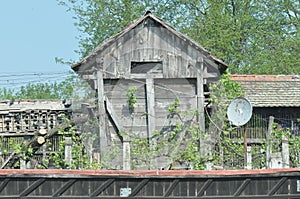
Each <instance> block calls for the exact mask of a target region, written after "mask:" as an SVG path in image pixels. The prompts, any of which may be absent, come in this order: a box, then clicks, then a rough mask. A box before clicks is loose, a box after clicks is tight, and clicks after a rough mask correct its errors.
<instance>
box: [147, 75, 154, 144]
mask: <svg viewBox="0 0 300 199" xmlns="http://www.w3.org/2000/svg"><path fill="white" fill-rule="evenodd" d="M146 95H147V128H148V129H147V130H148V137H149V138H150V137H152V135H153V133H154V131H155V110H154V106H155V99H154V98H155V95H154V81H153V78H152V77H151V76H148V77H147V79H146Z"/></svg>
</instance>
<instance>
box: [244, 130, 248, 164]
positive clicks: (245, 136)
mask: <svg viewBox="0 0 300 199" xmlns="http://www.w3.org/2000/svg"><path fill="white" fill-rule="evenodd" d="M247 157H248V155H247V128H246V125H244V168H247V166H248V165H247V163H248V160H247Z"/></svg>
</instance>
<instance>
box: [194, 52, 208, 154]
mask: <svg viewBox="0 0 300 199" xmlns="http://www.w3.org/2000/svg"><path fill="white" fill-rule="evenodd" d="M196 68H197V110H198V124H199V131H200V132H201V133H203V132H205V114H204V90H203V83H204V81H203V68H204V66H203V57H199V58H198V60H197V63H196ZM199 139H200V155H201V156H206V155H207V151H206V145H205V141H204V137H203V136H202V135H200V138H199Z"/></svg>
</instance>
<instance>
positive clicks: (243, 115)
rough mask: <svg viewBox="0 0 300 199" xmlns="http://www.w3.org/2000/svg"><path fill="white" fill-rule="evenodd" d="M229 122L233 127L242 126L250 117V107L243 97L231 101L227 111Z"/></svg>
mask: <svg viewBox="0 0 300 199" xmlns="http://www.w3.org/2000/svg"><path fill="white" fill-rule="evenodd" d="M227 116H228V119H229V121H230V122H231V123H232V124H233V125H235V126H243V125H244V124H246V123H247V122H248V121H249V120H250V119H251V116H252V105H251V103H250V101H249V100H247V99H246V98H243V97H237V98H235V99H233V100H232V101H231V103H230V105H229V107H228V109H227Z"/></svg>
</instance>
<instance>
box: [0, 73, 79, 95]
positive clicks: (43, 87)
mask: <svg viewBox="0 0 300 199" xmlns="http://www.w3.org/2000/svg"><path fill="white" fill-rule="evenodd" d="M77 81H78V79H77V77H76V76H71V77H69V78H66V79H65V80H63V81H62V82H58V83H57V82H54V83H35V84H33V83H28V84H26V85H24V86H21V87H20V89H17V90H14V89H7V88H0V99H2V100H8V99H62V98H72V96H73V91H74V87H75V84H76V82H77Z"/></svg>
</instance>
